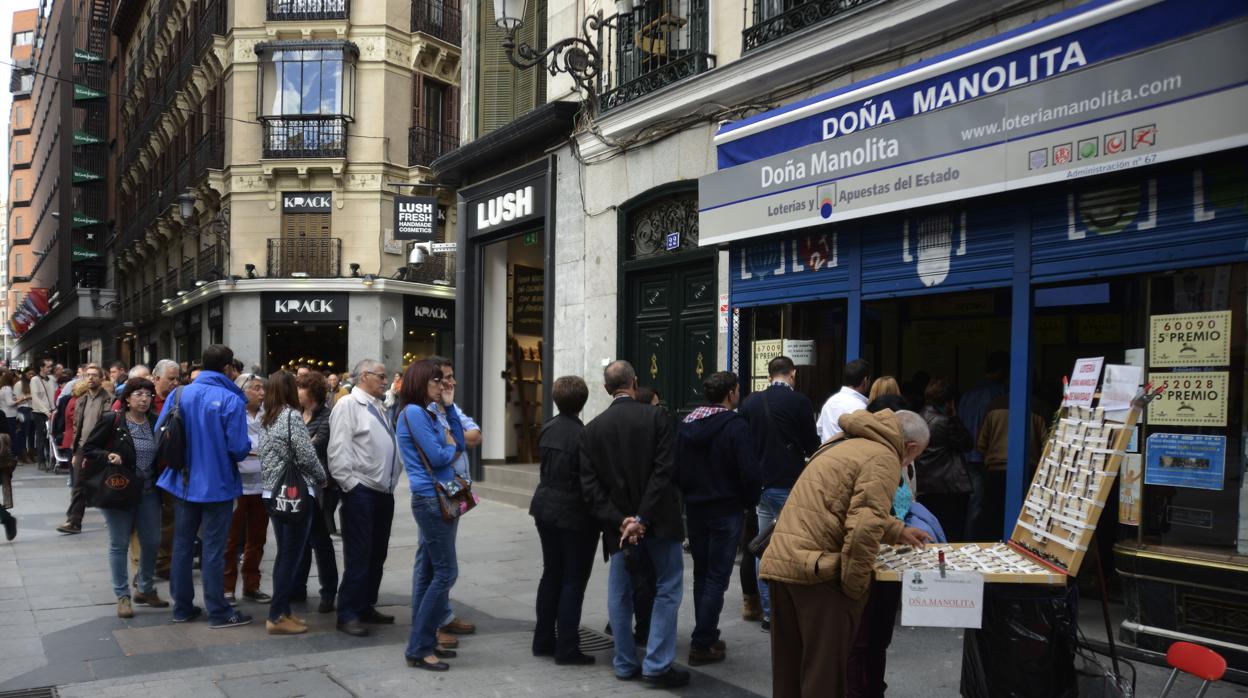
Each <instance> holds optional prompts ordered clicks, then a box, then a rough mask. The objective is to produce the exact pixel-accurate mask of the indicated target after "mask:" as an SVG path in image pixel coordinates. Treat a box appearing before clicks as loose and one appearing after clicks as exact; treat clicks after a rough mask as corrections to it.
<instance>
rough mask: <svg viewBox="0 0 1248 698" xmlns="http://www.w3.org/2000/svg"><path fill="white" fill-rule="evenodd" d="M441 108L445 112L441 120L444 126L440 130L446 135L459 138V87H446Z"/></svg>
mask: <svg viewBox="0 0 1248 698" xmlns="http://www.w3.org/2000/svg"><path fill="white" fill-rule="evenodd" d="M442 110H443V112H444V114H445V118H444V119H443V122H444V124H445V126H443V128H442V132H443V133H445V134H446V135H448V136H452V137H454V138H459V88H458V87H447V88H446V98H445V99H443V100H442Z"/></svg>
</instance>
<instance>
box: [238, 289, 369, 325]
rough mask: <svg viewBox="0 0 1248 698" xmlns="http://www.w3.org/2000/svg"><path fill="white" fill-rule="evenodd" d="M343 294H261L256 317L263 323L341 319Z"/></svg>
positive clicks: (344, 309) (344, 302) (344, 303)
mask: <svg viewBox="0 0 1248 698" xmlns="http://www.w3.org/2000/svg"><path fill="white" fill-rule="evenodd" d="M347 311H348V308H347V294H345V293H297V292H291V293H265V294H262V296H261V300H260V316H261V319H262V320H264V321H265V322H345V321H346V320H347V318H348V312H347Z"/></svg>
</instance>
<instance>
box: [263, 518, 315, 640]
mask: <svg viewBox="0 0 1248 698" xmlns="http://www.w3.org/2000/svg"><path fill="white" fill-rule="evenodd" d="M266 504H267V502H266ZM303 510H304V515H303V518H302V519H300V520H299V521H297V522H295V523H287V522H284V521H282V520H280V519H275V518H271V517H270V519H269V521H271V522H272V523H273V535H274V536H275V537H276V538H277V559H276V560H274V561H273V600H272V601H270V602H269V620H271V621H273V622H274V623H276V622H277V620H278V619H279V618H281V617H282V616H288V615H290V593H291V591H293V590H294V588H295V586H296V585H297V584H298V580H299V569H300V567H301V566H302V563H303V558H304V556H306V555H310V554H311V553H310V552H308V536H310V535H311V534H312V519H314V518H316V517H318V516H320V515H321V510H320V509H318V508H317V506H316V502H315V500H313V499H312V498H311V497H306V498H304V500H303ZM305 579H306V577H305Z"/></svg>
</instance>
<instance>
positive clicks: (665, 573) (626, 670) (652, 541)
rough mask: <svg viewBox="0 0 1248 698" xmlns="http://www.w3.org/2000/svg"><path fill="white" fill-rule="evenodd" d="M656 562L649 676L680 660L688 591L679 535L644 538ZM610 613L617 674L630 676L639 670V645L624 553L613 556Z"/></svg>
mask: <svg viewBox="0 0 1248 698" xmlns="http://www.w3.org/2000/svg"><path fill="white" fill-rule="evenodd" d="M641 545H643V546H645V549H646V552H647V553H648V554H649V555H650V561H651V562H652V563H654V571H655V575H656V576H657V577H658V585H657V590H656V594H655V597H654V611H653V612H652V613H651V615H650V637H649V640H648V642H647V643H646V656H645V659H644V660H643V661H642V663H641V672H642V674H644V675H646V676H659V675H661V674H663V673H665V672H666V671H667V670H668V668H670V667H671V666H672V662H673V661H674V660H675V659H676V614H677V613H678V612H679V611H680V601H681V597H682V596H683V594H684V586H683V585H682V579H683V577H684V574H685V560H684V557H683V553H682V551H681V549H680V539H679V538H663V539H656V538H643V539H642V542H641ZM607 614H608V616H609V617H610V619H611V627H612V629H614V630H615V632H613V633H612V637H613V638H614V639H615V659H614V660H613V664H614V666H615V675H616V676H630V675H632V674H634V673H635V672H636V671H637V668H638V667H637V644H636V642H635V641H634V640H633V634H632V633H630V632H628V629H629V628H630V627H632V621H633V582H632V578H631V576H630V575H629V573H628V569H627V568H626V567H625V566H624V553H623V552H616V553H615V554H614V555H612V556H611V568H610V572H609V574H608V577H607Z"/></svg>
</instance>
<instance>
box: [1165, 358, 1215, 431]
mask: <svg viewBox="0 0 1248 698" xmlns="http://www.w3.org/2000/svg"><path fill="white" fill-rule="evenodd" d="M1228 379H1229V374H1228V373H1227V372H1226V371H1203V372H1199V373H1196V372H1193V373H1150V374H1148V382H1149V383H1152V384H1153V386H1154V387H1160V386H1162V385H1165V386H1166V389H1165V390H1164V391H1163V392H1162V393H1161V395H1160V396H1159V397H1158V398H1157V399H1156V400H1153V401H1152V402H1151V403H1149V405H1148V423H1149V424H1150V425H1152V426H1173V427H1224V426H1226V390H1227V384H1228Z"/></svg>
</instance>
